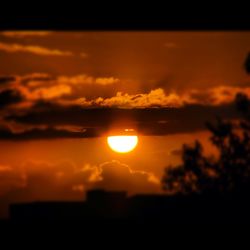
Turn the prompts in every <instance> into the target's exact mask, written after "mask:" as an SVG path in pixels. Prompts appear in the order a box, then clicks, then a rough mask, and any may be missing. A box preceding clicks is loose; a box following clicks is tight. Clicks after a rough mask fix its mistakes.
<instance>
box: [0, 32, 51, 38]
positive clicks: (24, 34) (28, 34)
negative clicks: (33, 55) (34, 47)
mask: <svg viewBox="0 0 250 250" xmlns="http://www.w3.org/2000/svg"><path fill="white" fill-rule="evenodd" d="M51 33H52V32H50V31H3V32H1V33H0V34H1V35H3V36H6V37H15V38H23V37H33V36H38V37H43V36H48V35H50V34H51Z"/></svg>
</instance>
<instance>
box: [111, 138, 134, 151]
mask: <svg viewBox="0 0 250 250" xmlns="http://www.w3.org/2000/svg"><path fill="white" fill-rule="evenodd" d="M107 141H108V145H109V146H110V148H111V149H112V150H114V151H115V152H118V153H128V152H130V151H132V150H133V149H134V148H135V147H136V145H137V143H138V137H137V136H136V135H129V136H128V135H119V136H109V137H108V138H107Z"/></svg>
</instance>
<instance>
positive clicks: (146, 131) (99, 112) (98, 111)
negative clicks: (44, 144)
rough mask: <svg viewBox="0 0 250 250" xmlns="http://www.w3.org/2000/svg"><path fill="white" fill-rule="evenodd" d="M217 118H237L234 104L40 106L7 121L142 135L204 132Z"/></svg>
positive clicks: (41, 104)
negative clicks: (130, 130)
mask: <svg viewBox="0 0 250 250" xmlns="http://www.w3.org/2000/svg"><path fill="white" fill-rule="evenodd" d="M216 116H221V117H222V118H225V119H236V118H237V117H238V114H237V111H236V109H235V107H234V104H226V105H221V106H206V105H186V106H184V107H180V108H145V109H136V108H135V109H118V108H88V109H86V108H83V107H81V106H78V105H72V106H61V105H58V104H52V103H41V102H40V103H38V104H37V105H35V106H34V107H33V110H31V111H30V112H28V113H27V114H25V115H12V116H9V117H8V118H7V119H8V120H12V121H15V122H18V123H23V124H29V125H47V126H61V125H74V126H82V127H83V128H84V127H87V128H92V129H93V130H96V131H97V132H96V133H97V134H98V135H100V134H101V133H102V132H105V131H107V130H109V129H112V128H116V127H122V128H134V129H136V130H138V132H139V133H140V134H142V135H167V134H176V133H188V132H195V131H200V130H204V129H205V122H206V121H210V120H213V119H214V118H215V117H216Z"/></svg>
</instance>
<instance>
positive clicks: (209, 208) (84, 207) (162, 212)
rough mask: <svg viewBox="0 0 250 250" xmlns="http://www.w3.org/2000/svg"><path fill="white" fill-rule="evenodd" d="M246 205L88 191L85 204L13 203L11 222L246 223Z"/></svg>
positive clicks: (238, 199) (212, 198) (222, 200)
mask: <svg viewBox="0 0 250 250" xmlns="http://www.w3.org/2000/svg"><path fill="white" fill-rule="evenodd" d="M249 208H250V206H249V204H248V202H246V200H245V199H244V198H241V197H239V196H237V197H232V196H230V197H229V196H222V195H218V196H215V195H213V196H209V195H188V196H187V195H175V196H167V195H135V196H131V197H128V196H127V194H126V192H123V191H121V192H117V191H116V192H108V191H105V190H90V191H88V192H87V198H86V201H76V202H32V203H19V204H12V205H10V207H9V212H10V213H9V214H10V218H9V219H10V221H33V222H36V221H55V220H56V221H70V220H73V221H75V220H77V221H78V220H79V221H105V220H126V221H143V222H147V221H152V220H153V221H158V222H168V223H238V222H240V223H249V221H250V216H249V212H248V211H249Z"/></svg>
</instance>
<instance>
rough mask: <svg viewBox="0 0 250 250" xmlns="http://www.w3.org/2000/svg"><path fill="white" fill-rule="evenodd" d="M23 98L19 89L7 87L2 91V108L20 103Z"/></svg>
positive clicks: (0, 99)
mask: <svg viewBox="0 0 250 250" xmlns="http://www.w3.org/2000/svg"><path fill="white" fill-rule="evenodd" d="M22 100H23V97H22V95H21V94H20V92H19V91H18V90H14V89H6V90H3V91H1V92H0V109H1V108H3V107H5V106H8V105H10V104H15V103H19V102H21V101H22Z"/></svg>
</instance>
